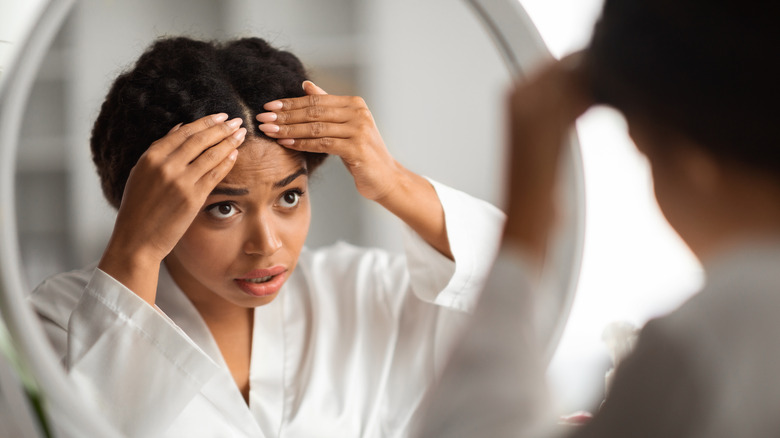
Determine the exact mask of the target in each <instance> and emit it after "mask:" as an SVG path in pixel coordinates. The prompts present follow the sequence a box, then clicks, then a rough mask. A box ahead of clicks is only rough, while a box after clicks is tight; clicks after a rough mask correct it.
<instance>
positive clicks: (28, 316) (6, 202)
mask: <svg viewBox="0 0 780 438" xmlns="http://www.w3.org/2000/svg"><path fill="white" fill-rule="evenodd" d="M464 1H466V3H468V4H469V6H470V7H471V8H472V9H473V11H474V12H475V15H477V16H478V17H479V19H480V20H481V21H482V22H483V24H484V26H485V28H486V30H487V31H488V33H489V34H490V35H491V37H492V38H493V41H494V43H495V45H496V48H497V49H498V50H499V52H500V53H501V55H502V56H503V58H504V61H505V62H506V65H507V68H508V69H509V71H510V73H511V74H512V76H513V77H522V76H523V74H524V70H523V66H534V65H538V64H539V63H540V62H541V61H543V60H545V59H551V55H550V53H549V51H548V50H547V48H546V46H545V44H544V42H543V41H542V39H541V36H540V35H539V32H538V31H537V30H536V27H535V26H534V25H533V23H532V22H531V20H530V18H529V17H528V15H527V14H526V13H525V10H524V9H523V8H522V6H521V5H520V3H519V2H518V0H500V1H496V0H464ZM74 2H75V0H50V1H49V2H48V4H47V5H46V6H45V7H44V8H43V9H42V12H41V14H40V16H39V17H38V20H37V22H36V24H35V26H34V28H33V31H32V32H30V34H29V36H28V37H27V39H26V40H25V41H24V42H23V43H22V44H21V46H20V48H19V50H17V52H16V59H14V61H13V62H11V63H10V65H9V66H8V69H7V70H6V71H5V73H4V77H3V78H2V84H0V86H1V88H0V233H2V234H0V236H2V238H1V239H0V242H1V244H0V310H1V311H2V317H3V320H4V321H5V323H6V325H7V327H8V331H9V333H10V334H11V337H12V338H13V339H14V340H15V346H16V347H17V348H18V353H19V356H20V357H19V358H20V360H21V362H22V364H23V365H24V366H25V367H26V368H27V370H28V371H29V372H30V373H31V374H32V375H33V376H34V378H35V379H36V382H37V384H38V385H39V386H40V387H41V388H42V391H43V407H44V410H45V411H46V414H47V417H48V420H49V424H50V425H51V426H52V429H54V430H53V431H54V433H58V432H59V433H61V434H64V435H65V436H100V437H107V438H109V437H115V436H119V434H118V432H116V431H115V430H114V429H113V427H111V426H110V425H109V424H108V423H107V422H106V421H105V420H104V419H103V418H102V417H101V416H99V415H98V414H97V411H96V410H94V409H92V408H91V405H90V404H89V402H88V401H85V400H77V399H76V398H75V396H74V394H78V393H77V391H76V389H75V388H74V387H73V386H72V384H71V383H70V381H69V380H68V379H67V378H66V374H65V371H64V370H63V368H62V366H61V364H60V362H59V358H57V357H56V356H55V354H54V352H53V351H52V349H51V348H50V347H49V342H48V339H47V338H46V335H45V333H44V331H43V328H42V327H41V324H40V322H39V321H38V318H37V316H36V315H35V314H34V312H33V310H32V308H31V306H30V305H29V304H28V303H27V302H26V300H25V293H24V292H23V291H28V290H30V289H29V287H28V286H29V285H27V282H26V281H25V280H24V275H23V271H22V266H21V263H20V260H21V256H20V252H19V241H18V233H17V228H16V214H15V200H14V184H15V181H14V175H15V163H16V151H17V148H18V144H19V132H20V129H21V124H22V115H23V114H24V109H25V108H26V106H27V100H28V97H29V94H30V91H31V89H32V85H33V82H34V80H35V78H36V76H37V73H38V70H39V68H40V66H41V63H42V61H43V57H44V56H45V54H46V53H47V50H48V47H49V45H50V44H51V42H52V40H53V38H54V36H55V35H56V33H57V31H58V30H59V28H60V27H61V26H62V23H63V22H64V20H65V18H66V16H67V14H68V12H69V11H70V9H71V8H72V6H73V4H74ZM22 54H23V56H22ZM563 158H564V159H563V166H565V169H564V171H563V172H562V175H563V178H564V180H563V181H562V184H563V186H564V190H562V192H563V193H564V195H565V199H562V200H561V202H563V203H564V204H563V205H566V206H567V208H566V209H564V217H563V218H562V219H563V220H562V223H563V226H562V229H561V232H560V233H559V234H558V235H557V236H556V238H555V239H556V240H555V242H554V245H553V246H552V250H551V251H550V253H549V255H548V261H547V268H546V269H545V275H544V278H543V288H544V291H541V293H540V296H544V297H554V299H552V300H550V301H548V302H545V303H544V307H543V308H541V309H539V310H538V311H537V314H538V315H541V316H540V317H539V320H538V321H536V323H537V325H538V328H539V333H540V336H542V338H541V339H542V340H543V341H544V342H545V345H546V346H547V357H548V359H549V358H550V357H552V353H553V352H554V351H555V348H556V347H557V345H558V341H559V340H560V337H561V334H562V332H563V328H564V326H565V324H566V320H567V319H568V316H569V313H570V310H571V305H572V301H573V299H574V293H575V289H576V285H577V280H578V277H579V272H580V265H581V261H582V250H583V242H584V223H585V220H584V213H585V195H584V182H583V172H582V159H581V156H580V149H579V143H578V141H577V138H576V135H575V134H574V133H572V135H571V139H570V142H569V147H568V148H566V149H565V153H564V157H563Z"/></svg>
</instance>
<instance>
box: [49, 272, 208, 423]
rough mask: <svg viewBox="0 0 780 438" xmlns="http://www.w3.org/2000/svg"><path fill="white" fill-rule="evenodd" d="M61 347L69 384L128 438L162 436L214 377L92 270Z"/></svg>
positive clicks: (189, 347)
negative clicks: (65, 345)
mask: <svg viewBox="0 0 780 438" xmlns="http://www.w3.org/2000/svg"><path fill="white" fill-rule="evenodd" d="M67 339H68V342H67V353H66V356H65V360H64V362H65V365H66V367H67V370H68V373H69V375H70V377H71V379H72V380H73V381H74V383H76V385H77V387H78V388H79V390H81V391H83V393H84V395H85V396H86V397H88V399H89V400H92V401H93V402H95V404H96V406H97V407H98V409H100V410H101V412H102V413H103V414H104V415H105V416H106V417H108V419H109V420H110V421H111V423H112V424H114V425H116V426H117V427H118V428H119V429H120V430H121V431H122V432H123V433H125V434H126V435H128V436H153V435H155V434H157V433H159V432H160V430H164V428H165V427H166V425H168V424H170V423H171V421H173V420H174V419H175V418H176V416H177V415H178V414H179V412H181V410H182V409H184V407H185V406H186V405H187V404H188V403H189V402H190V400H192V398H193V397H194V396H195V395H196V394H198V392H199V391H200V389H201V388H202V387H203V386H204V385H205V384H206V383H207V382H208V381H209V380H210V379H211V378H212V377H213V376H214V375H215V374H216V373H217V370H218V367H217V365H216V364H214V362H213V361H212V360H211V359H210V358H209V357H208V356H207V355H206V354H205V353H204V352H203V351H202V350H201V349H200V348H199V347H198V346H197V345H195V343H194V342H192V340H191V339H190V338H189V337H188V336H187V335H186V334H185V333H184V332H183V331H182V330H181V329H179V328H178V327H177V326H176V325H175V324H174V323H173V322H172V321H171V320H170V319H168V317H167V316H165V315H164V314H163V313H162V312H160V311H159V310H158V309H156V308H154V307H152V306H150V305H149V304H147V303H146V302H144V301H143V300H141V299H140V298H139V297H138V296H137V295H136V294H134V293H133V292H132V291H130V290H129V289H127V288H126V287H124V286H123V285H122V284H121V283H119V282H118V281H116V280H115V279H114V278H112V277H111V276H110V275H108V274H106V273H105V272H103V271H101V270H99V269H95V270H94V273H93V274H92V277H91V278H90V280H89V283H88V284H87V286H86V288H85V290H84V293H83V294H82V295H81V298H80V299H79V301H78V304H77V305H76V308H75V309H74V310H73V313H72V314H71V316H70V319H69V323H68V330H67ZM163 400H164V402H161V401H163ZM150 427H153V428H154V429H153V430H149V428H150Z"/></svg>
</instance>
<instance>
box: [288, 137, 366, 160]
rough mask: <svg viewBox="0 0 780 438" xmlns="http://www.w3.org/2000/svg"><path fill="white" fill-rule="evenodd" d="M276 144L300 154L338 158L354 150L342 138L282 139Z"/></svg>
mask: <svg viewBox="0 0 780 438" xmlns="http://www.w3.org/2000/svg"><path fill="white" fill-rule="evenodd" d="M277 143H279V144H280V145H282V146H284V147H286V148H287V149H293V150H296V151H301V152H318V153H322V154H332V155H338V156H344V154H345V153H348V152H351V151H352V150H353V149H354V148H351V147H350V145H351V142H350V141H349V140H345V139H343V138H333V137H320V138H298V139H292V138H283V139H279V140H277Z"/></svg>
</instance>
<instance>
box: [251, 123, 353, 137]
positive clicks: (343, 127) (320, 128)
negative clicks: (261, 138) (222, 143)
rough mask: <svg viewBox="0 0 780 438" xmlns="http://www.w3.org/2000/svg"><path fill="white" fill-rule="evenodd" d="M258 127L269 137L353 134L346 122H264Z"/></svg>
mask: <svg viewBox="0 0 780 438" xmlns="http://www.w3.org/2000/svg"><path fill="white" fill-rule="evenodd" d="M259 128H260V130H261V131H263V132H264V133H265V134H266V135H268V136H269V137H271V138H320V137H335V138H350V137H352V136H353V135H354V129H353V127H352V125H350V124H347V123H328V122H311V123H296V124H293V125H275V124H271V123H264V124H262V125H260V126H259Z"/></svg>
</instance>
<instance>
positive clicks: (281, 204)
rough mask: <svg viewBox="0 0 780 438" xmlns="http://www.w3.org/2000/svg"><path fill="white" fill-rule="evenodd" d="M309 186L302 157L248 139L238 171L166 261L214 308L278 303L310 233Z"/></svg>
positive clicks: (198, 299)
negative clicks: (284, 285)
mask: <svg viewBox="0 0 780 438" xmlns="http://www.w3.org/2000/svg"><path fill="white" fill-rule="evenodd" d="M307 189H308V176H307V169H306V163H305V161H304V159H303V157H302V156H301V155H300V154H296V153H294V152H292V151H289V150H287V149H284V148H283V147H281V146H279V145H277V144H276V143H275V142H272V141H270V140H266V139H257V138H248V139H247V140H246V141H245V142H244V144H243V145H242V146H241V148H240V149H239V154H238V158H237V159H236V163H235V165H234V166H233V169H232V170H231V171H230V173H229V174H228V176H227V177H225V179H224V180H222V182H220V183H219V184H218V185H217V187H216V188H215V189H214V190H213V191H212V193H211V194H210V195H209V197H208V198H207V200H206V203H205V204H204V206H203V208H202V209H201V211H200V213H198V216H197V217H196V218H195V220H194V221H193V223H192V225H191V226H190V227H189V229H188V230H187V232H186V233H185V234H184V236H183V237H182V238H181V240H180V241H179V243H178V244H177V245H176V247H175V248H174V249H173V251H172V252H171V254H170V255H169V256H168V257H167V258H166V266H167V267H168V269H169V271H170V273H171V275H172V277H173V278H174V280H175V281H176V283H177V284H178V285H179V287H180V288H181V289H182V290H183V291H184V292H185V294H187V296H188V297H189V298H190V300H192V301H193V303H195V305H196V306H198V305H199V304H203V305H207V306H209V307H210V308H214V305H218V304H233V305H235V306H239V307H244V308H249V307H257V306H262V305H264V304H268V303H270V302H271V301H272V300H273V299H274V298H276V296H277V294H278V293H279V289H280V288H281V287H282V285H283V284H284V282H285V281H286V280H287V278H289V276H290V274H291V273H292V271H293V269H295V266H296V263H297V262H298V256H299V255H300V252H301V249H302V248H303V243H304V241H305V240H306V234H307V233H308V231H309V223H310V219H311V209H310V204H309V198H308V193H307Z"/></svg>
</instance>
